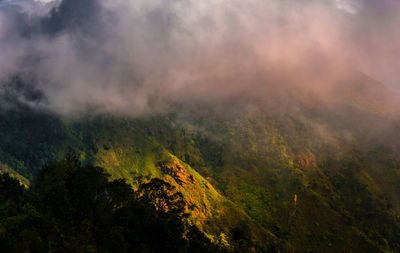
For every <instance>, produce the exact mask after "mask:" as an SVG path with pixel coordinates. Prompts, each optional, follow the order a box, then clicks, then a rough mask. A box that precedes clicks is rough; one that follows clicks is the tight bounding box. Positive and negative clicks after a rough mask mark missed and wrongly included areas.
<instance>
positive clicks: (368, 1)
mask: <svg viewBox="0 0 400 253" xmlns="http://www.w3.org/2000/svg"><path fill="white" fill-rule="evenodd" d="M399 14H400V2H399V1H395V0H380V1H377V0H269V1H267V0H203V1H195V0H53V1H52V0H0V95H3V97H13V98H15V99H18V100H19V101H20V102H21V103H25V104H27V105H29V106H35V107H38V108H45V109H49V110H52V111H54V112H57V113H60V114H64V115H71V114H79V113H85V112H88V111H90V112H111V113H122V114H127V115H132V116H136V115H142V114H146V113H153V112H159V111H163V110H164V109H165V108H168V106H170V105H171V104H176V103H178V104H179V103H180V104H182V103H211V104H212V103H221V102H223V101H228V100H237V101H239V100H240V101H248V100H260V101H265V102H266V103H268V101H272V100H274V99H275V98H276V97H285V96H286V97H288V96H289V97H290V96H297V94H299V93H303V92H305V94H307V92H312V93H315V94H316V96H326V97H329V91H330V90H332V87H335V85H338V83H340V82H343V80H345V79H346V78H344V77H347V76H349V75H353V74H354V73H359V72H360V73H364V74H366V75H368V76H369V77H371V78H372V79H375V80H377V81H379V82H381V83H382V84H384V85H386V86H387V87H389V88H390V89H394V90H399V89H400V84H399V83H400V76H399V75H398V74H397V73H398V70H399V69H400V61H399V60H398V59H400V31H399V26H398V24H399V23H400V22H399V21H400V20H399V19H400V15H399ZM16 80H18V81H16ZM346 80H347V79H346ZM15 83H20V85H15ZM3 100H4V99H3ZM2 103H3V106H4V104H6V102H4V101H3V102H2Z"/></svg>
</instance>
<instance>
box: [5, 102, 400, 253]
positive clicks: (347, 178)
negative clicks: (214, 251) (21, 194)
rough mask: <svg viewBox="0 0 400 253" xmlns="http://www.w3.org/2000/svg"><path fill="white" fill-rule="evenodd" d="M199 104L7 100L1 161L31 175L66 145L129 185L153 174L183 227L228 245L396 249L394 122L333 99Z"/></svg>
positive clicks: (399, 215) (398, 196) (398, 198)
mask: <svg viewBox="0 0 400 253" xmlns="http://www.w3.org/2000/svg"><path fill="white" fill-rule="evenodd" d="M176 110H177V111H178V110H179V109H176ZM200 111H201V112H199V111H197V110H196V112H199V113H194V112H192V113H187V114H188V115H192V116H190V117H188V116H184V115H185V114H183V115H181V114H179V115H178V114H169V115H154V116H153V117H149V118H142V119H134V120H133V119H126V118H123V117H117V116H106V115H102V116H96V117H93V118H86V119H75V120H66V119H61V118H57V117H55V116H54V115H52V114H49V113H46V112H39V111H32V110H30V109H28V108H23V110H22V109H21V110H19V109H13V111H6V112H3V113H2V114H1V121H0V135H1V136H0V137H1V139H2V141H1V142H0V151H1V152H0V161H1V163H2V164H4V166H6V167H7V168H9V170H14V171H16V172H18V173H19V174H21V175H22V176H24V177H26V178H28V179H30V180H34V181H35V178H37V179H36V180H39V179H40V175H41V174H40V173H41V171H42V170H41V167H42V166H43V165H46V164H48V163H50V162H51V161H53V160H60V159H62V157H65V156H66V155H67V154H68V153H69V150H70V148H69V147H72V149H73V150H75V152H76V153H77V154H78V156H77V159H79V161H80V162H81V163H82V164H83V165H85V166H90V165H95V166H100V167H103V168H104V169H105V171H106V172H107V173H108V174H110V180H119V179H124V180H125V181H126V182H127V183H128V184H130V185H131V186H132V187H133V188H134V189H135V192H136V193H138V192H140V190H139V189H140V187H141V185H142V186H143V185H146V184H148V183H149V182H151V179H153V178H159V179H160V180H162V181H163V182H167V183H168V184H169V185H170V186H171V187H175V189H176V191H177V192H179V194H178V195H179V196H180V197H178V195H175V197H178V199H180V198H181V197H182V199H183V201H184V202H185V205H184V207H180V208H178V209H179V210H182V208H183V209H184V213H185V214H189V217H188V218H187V219H186V218H184V217H180V218H183V219H185V220H186V222H187V226H192V227H193V228H194V227H196V228H198V229H199V230H200V231H201V232H202V233H204V235H205V236H206V238H208V239H209V240H210V241H211V242H213V243H215V244H218V245H225V246H224V247H225V248H226V249H232V248H235V250H242V252H247V251H250V252H251V251H253V252H254V251H255V252H276V251H277V250H278V249H279V250H280V252H292V251H295V252H343V251H345V252H379V251H383V252H399V251H400V244H399V240H398V238H400V185H399V184H398V182H399V180H400V158H399V157H400V154H399V150H400V142H399V140H400V138H398V137H400V136H399V133H400V131H399V124H398V123H395V122H392V121H389V120H388V119H386V118H385V117H383V116H380V115H377V114H374V113H370V112H368V111H362V110H359V109H355V108H352V107H344V108H343V107H342V105H340V106H338V107H335V108H333V109H332V108H322V107H321V108H307V107H304V108H302V110H299V111H297V112H296V113H291V114H284V115H280V114H275V113H271V112H265V111H262V110H255V109H254V110H252V111H251V112H247V111H243V110H237V111H235V110H234V109H232V108H231V111H230V112H227V113H224V114H220V113H213V112H211V111H207V110H206V109H204V110H200ZM193 115H195V116H193ZM28 126H29V127H28ZM4 166H3V167H4ZM156 182H157V181H153V183H154V184H156ZM88 183H89V182H88ZM34 185H36V184H35V183H34ZM32 189H34V187H33V188H32ZM155 196H158V195H157V194H156V195H155ZM295 198H296V201H295ZM151 199H153V198H152V197H151V198H149V199H148V200H147V203H150V202H151ZM33 203H34V202H33ZM153 204H154V203H153ZM164 204H165V203H164ZM164 204H162V205H164ZM157 205H158V204H157ZM157 205H156V206H157ZM167 206H168V205H167Z"/></svg>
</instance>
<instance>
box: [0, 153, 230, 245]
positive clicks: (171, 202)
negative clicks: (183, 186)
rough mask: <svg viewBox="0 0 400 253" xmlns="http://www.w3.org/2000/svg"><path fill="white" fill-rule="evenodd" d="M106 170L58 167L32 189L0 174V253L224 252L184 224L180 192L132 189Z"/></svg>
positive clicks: (159, 184) (165, 187) (158, 186)
mask: <svg viewBox="0 0 400 253" xmlns="http://www.w3.org/2000/svg"><path fill="white" fill-rule="evenodd" d="M108 177H109V176H108V175H107V174H106V173H105V171H104V169H102V168H100V167H93V166H80V165H79V163H78V162H77V161H68V160H65V161H60V162H54V163H51V164H49V165H48V166H46V167H45V168H44V169H43V170H42V171H41V173H40V174H39V175H38V177H37V179H36V180H35V181H34V182H33V185H32V187H31V188H29V189H26V188H25V187H23V186H21V185H20V184H19V182H18V181H17V180H16V179H12V178H11V177H9V176H8V174H1V175H0V203H1V204H0V251H1V252H220V251H221V252H222V251H224V249H222V248H220V247H219V246H217V245H214V244H213V243H211V241H210V240H209V239H208V238H207V237H206V236H205V235H204V234H203V233H202V232H200V231H199V230H198V229H197V228H196V227H195V226H192V225H189V224H188V223H187V221H186V218H187V214H186V213H185V212H184V211H185V209H184V207H185V202H184V200H183V196H182V194H180V193H179V192H176V191H175V188H174V187H173V186H171V185H170V184H168V183H167V182H164V181H162V180H159V179H152V180H151V181H149V182H148V183H145V184H142V185H140V186H139V189H138V190H137V191H134V190H133V189H132V188H131V186H130V185H128V184H126V183H125V181H124V180H123V179H119V180H113V181H109V180H108Z"/></svg>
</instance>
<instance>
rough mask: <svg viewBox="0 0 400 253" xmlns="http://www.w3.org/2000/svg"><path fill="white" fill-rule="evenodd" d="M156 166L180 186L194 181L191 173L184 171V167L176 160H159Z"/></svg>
mask: <svg viewBox="0 0 400 253" xmlns="http://www.w3.org/2000/svg"><path fill="white" fill-rule="evenodd" d="M157 166H158V167H159V168H160V169H161V171H162V172H163V173H165V174H168V175H170V176H171V177H172V178H173V179H175V181H176V182H177V183H178V184H179V185H181V186H183V185H184V184H188V183H191V184H195V183H196V180H195V178H194V177H193V175H191V174H189V173H188V172H187V171H186V169H185V167H184V166H183V165H182V164H180V163H179V162H178V161H177V160H174V161H173V163H167V162H163V161H160V162H158V163H157Z"/></svg>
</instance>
